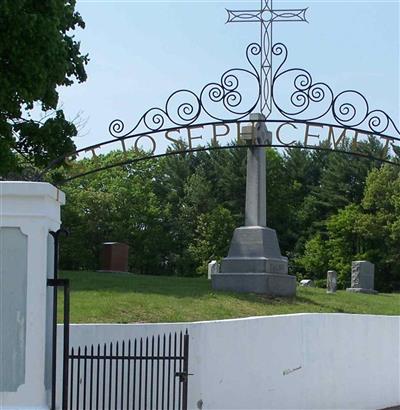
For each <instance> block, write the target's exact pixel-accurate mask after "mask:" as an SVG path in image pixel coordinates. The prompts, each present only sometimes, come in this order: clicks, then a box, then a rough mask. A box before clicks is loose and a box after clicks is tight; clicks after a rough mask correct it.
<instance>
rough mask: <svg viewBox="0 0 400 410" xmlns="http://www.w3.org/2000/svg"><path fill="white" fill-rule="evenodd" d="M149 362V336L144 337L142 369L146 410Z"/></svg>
mask: <svg viewBox="0 0 400 410" xmlns="http://www.w3.org/2000/svg"><path fill="white" fill-rule="evenodd" d="M148 363H149V338H148V337H146V359H145V370H144V410H147V368H148Z"/></svg>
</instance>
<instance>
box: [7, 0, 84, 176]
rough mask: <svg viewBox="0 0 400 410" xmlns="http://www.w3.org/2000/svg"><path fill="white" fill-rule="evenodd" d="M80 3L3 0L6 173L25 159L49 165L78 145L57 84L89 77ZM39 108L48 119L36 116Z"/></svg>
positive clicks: (63, 84) (65, 83)
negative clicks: (78, 35)
mask: <svg viewBox="0 0 400 410" xmlns="http://www.w3.org/2000/svg"><path fill="white" fill-rule="evenodd" d="M75 3H76V1H75V0H51V1H37V0H2V1H1V2H0V39H1V40H0V176H5V175H7V174H8V173H9V172H10V171H15V172H17V171H18V170H19V166H20V163H21V160H22V161H24V162H28V163H29V164H31V165H33V166H35V167H43V166H44V165H46V164H47V163H48V162H49V161H51V160H52V159H54V158H57V157H58V156H61V155H63V154H65V153H67V152H70V151H72V150H73V148H74V144H73V142H72V137H74V136H76V134H77V130H76V127H75V126H74V125H73V124H72V123H71V122H69V121H67V120H66V119H65V116H64V113H63V111H62V110H60V109H57V107H58V91H57V88H58V87H59V86H70V85H71V84H73V82H74V81H75V80H77V81H78V82H83V81H85V80H86V72H85V65H86V64H87V62H88V57H87V55H83V54H81V51H80V43H79V42H78V41H76V39H75V37H74V35H73V34H72V31H74V30H75V29H76V28H77V27H80V28H84V27H85V24H84V22H83V20H82V18H81V16H80V15H79V13H77V12H76V11H75ZM38 111H42V113H44V114H45V118H44V119H43V120H39V121H37V120H35V119H34V118H33V117H34V114H32V113H33V112H35V113H36V114H37V112H38ZM51 114H52V115H51Z"/></svg>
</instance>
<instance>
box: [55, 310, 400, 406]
mask: <svg viewBox="0 0 400 410" xmlns="http://www.w3.org/2000/svg"><path fill="white" fill-rule="evenodd" d="M186 328H187V329H188V330H189V334H190V359H189V371H190V373H194V375H193V376H191V377H190V382H189V408H190V409H197V408H198V405H197V403H198V402H199V400H202V402H203V407H202V408H203V409H246V410H249V409H293V410H300V409H307V410H311V409H315V410H317V409H318V410H322V409H338V410H350V409H351V410H355V409H362V410H369V409H371V410H372V409H373V410H376V409H380V408H384V407H389V406H394V405H397V404H400V317H399V316H397V317H395V316H372V315H348V314H297V315H283V316H269V317H257V318H247V319H235V320H225V321H213V322H197V323H182V324H132V325H119V324H100V325H72V326H71V347H77V346H84V345H90V344H92V343H103V342H110V341H113V342H114V341H122V340H128V339H132V338H135V337H145V336H151V335H153V334H160V333H164V332H170V331H175V330H185V329H186ZM58 330H59V338H58V339H59V342H60V343H59V350H58V352H59V353H60V352H61V346H62V326H59V329H58ZM294 369H297V370H294ZM60 372H61V369H60V371H59V374H60Z"/></svg>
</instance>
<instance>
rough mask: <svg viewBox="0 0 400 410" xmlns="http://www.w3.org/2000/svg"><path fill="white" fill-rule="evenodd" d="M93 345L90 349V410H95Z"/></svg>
mask: <svg viewBox="0 0 400 410" xmlns="http://www.w3.org/2000/svg"><path fill="white" fill-rule="evenodd" d="M93 355H94V351H93V345H92V347H91V348H90V390H89V395H90V396H89V409H90V410H93Z"/></svg>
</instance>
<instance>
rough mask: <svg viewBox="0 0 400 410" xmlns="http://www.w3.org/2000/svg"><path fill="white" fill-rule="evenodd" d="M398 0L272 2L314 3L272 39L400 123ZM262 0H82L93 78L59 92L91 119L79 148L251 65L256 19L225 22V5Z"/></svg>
mask: <svg viewBox="0 0 400 410" xmlns="http://www.w3.org/2000/svg"><path fill="white" fill-rule="evenodd" d="M399 6H400V3H399V1H397V0H395V1H390V2H389V1H357V2H356V1H334V2H333V1H321V0H319V1H315V0H298V1H279V0H275V1H274V7H275V8H303V7H309V10H308V12H307V18H308V21H309V24H307V23H290V24H288V23H279V24H275V26H274V41H275V42H277V41H279V42H284V43H285V44H286V45H287V47H288V49H289V65H290V66H292V67H303V68H305V69H307V70H309V71H310V73H311V74H312V75H313V78H314V80H315V81H323V82H326V83H328V84H329V85H330V86H331V87H332V88H333V89H334V91H335V92H340V91H342V90H345V89H355V90H358V91H360V92H362V93H363V94H364V95H365V96H366V97H367V99H368V101H369V103H370V105H371V108H376V109H383V110H385V111H386V112H387V113H389V114H390V115H391V116H392V117H393V119H394V120H395V121H396V123H397V124H400V115H399V106H400V81H399V74H400V66H399V60H400V51H399V49H400V25H399V20H400V7H399ZM258 7H259V1H258V0H256V1H247V2H246V1H234V0H229V1H174V2H171V1H158V2H154V1H143V2H139V1H122V0H121V1H118V0H108V1H103V0H78V4H77V9H78V11H79V12H80V13H81V15H82V16H83V19H84V20H85V22H86V29H85V30H79V31H77V32H76V37H77V38H78V39H79V40H80V41H81V43H82V50H83V51H84V52H88V53H89V55H90V63H89V65H88V67H87V73H88V80H87V82H86V83H84V84H76V85H74V86H72V87H68V88H63V89H61V90H60V103H62V104H63V107H64V110H65V112H66V113H67V115H68V117H69V118H74V117H75V116H76V114H77V113H79V112H81V116H82V118H83V119H86V120H87V122H86V125H85V127H84V128H83V130H81V134H82V136H80V137H78V138H77V139H76V144H77V146H78V147H79V148H81V147H84V146H87V145H91V144H95V143H98V142H101V141H104V140H106V139H109V138H110V136H109V134H108V125H109V123H110V122H111V121H112V120H113V119H115V118H120V119H122V120H124V122H125V123H126V124H127V126H129V125H134V123H135V122H136V120H137V119H138V118H139V117H140V116H141V115H142V114H143V113H144V112H145V111H146V110H147V109H148V108H150V107H153V106H163V104H164V102H165V100H166V98H167V97H168V96H169V94H170V93H171V92H173V91H174V90H176V89H180V88H188V89H192V90H194V91H199V90H200V89H201V88H202V86H203V85H205V84H206V83H207V82H210V81H217V80H218V79H219V77H220V75H221V74H222V72H223V71H225V70H226V69H229V68H232V67H241V66H246V61H245V58H244V50H245V47H246V45H247V44H248V43H250V42H252V41H258V39H259V34H258V33H259V26H258V25H257V24H254V23H253V24H225V21H226V11H225V8H231V9H248V8H258Z"/></svg>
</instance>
